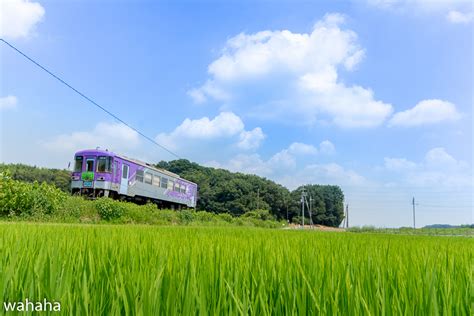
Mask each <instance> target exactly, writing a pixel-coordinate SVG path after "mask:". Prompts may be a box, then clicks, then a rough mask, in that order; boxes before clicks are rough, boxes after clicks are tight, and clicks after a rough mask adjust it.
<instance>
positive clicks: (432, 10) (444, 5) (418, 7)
mask: <svg viewBox="0 0 474 316" xmlns="http://www.w3.org/2000/svg"><path fill="white" fill-rule="evenodd" d="M366 3H367V4H369V5H370V6H373V7H376V8H379V9H384V10H394V11H398V12H407V13H412V12H417V13H418V12H419V13H424V14H441V15H444V16H445V17H446V20H447V21H448V22H451V23H469V22H471V21H472V18H473V11H472V9H473V7H472V2H471V1H469V0H366Z"/></svg>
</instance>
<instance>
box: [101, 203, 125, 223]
mask: <svg viewBox="0 0 474 316" xmlns="http://www.w3.org/2000/svg"><path fill="white" fill-rule="evenodd" d="M95 208H96V209H97V212H98V213H99V215H100V217H101V218H102V219H104V220H106V221H107V220H113V219H117V218H119V217H121V216H122V215H123V214H124V212H125V208H126V207H125V206H124V205H123V203H121V202H118V201H114V200H112V199H110V198H100V199H97V200H96V201H95Z"/></svg>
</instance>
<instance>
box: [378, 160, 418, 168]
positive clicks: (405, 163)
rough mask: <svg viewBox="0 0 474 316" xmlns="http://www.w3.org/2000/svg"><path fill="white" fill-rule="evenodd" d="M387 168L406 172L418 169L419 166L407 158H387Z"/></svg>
mask: <svg viewBox="0 0 474 316" xmlns="http://www.w3.org/2000/svg"><path fill="white" fill-rule="evenodd" d="M384 160H385V168H387V169H388V170H392V171H406V170H412V169H415V168H416V167H417V164H416V163H414V162H412V161H410V160H407V159H405V158H388V157H385V158H384Z"/></svg>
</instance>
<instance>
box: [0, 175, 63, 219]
mask: <svg viewBox="0 0 474 316" xmlns="http://www.w3.org/2000/svg"><path fill="white" fill-rule="evenodd" d="M65 199H66V194H65V193H64V192H62V191H61V190H59V189H57V188H56V187H55V186H54V185H50V184H46V183H41V184H39V183H38V182H35V183H26V182H21V181H17V180H13V179H12V178H11V177H10V174H9V173H8V172H3V173H0V215H9V216H28V215H35V216H42V215H44V214H52V213H54V212H55V211H57V210H58V209H59V208H60V206H61V205H62V203H63V201H64V200H65Z"/></svg>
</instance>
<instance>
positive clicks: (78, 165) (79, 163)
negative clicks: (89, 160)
mask: <svg viewBox="0 0 474 316" xmlns="http://www.w3.org/2000/svg"><path fill="white" fill-rule="evenodd" d="M83 161H84V158H83V157H82V156H76V159H75V162H74V172H81V171H82V162H83Z"/></svg>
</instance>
